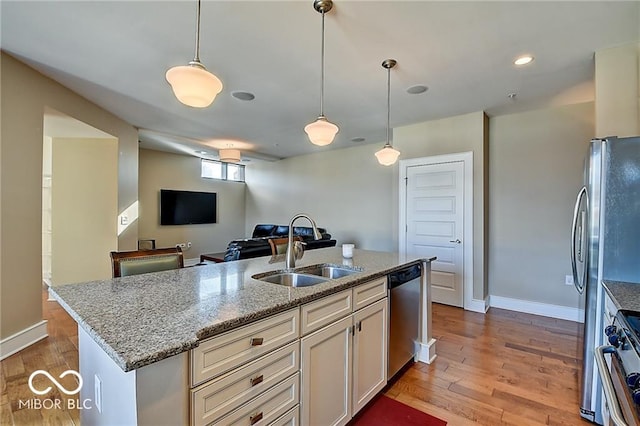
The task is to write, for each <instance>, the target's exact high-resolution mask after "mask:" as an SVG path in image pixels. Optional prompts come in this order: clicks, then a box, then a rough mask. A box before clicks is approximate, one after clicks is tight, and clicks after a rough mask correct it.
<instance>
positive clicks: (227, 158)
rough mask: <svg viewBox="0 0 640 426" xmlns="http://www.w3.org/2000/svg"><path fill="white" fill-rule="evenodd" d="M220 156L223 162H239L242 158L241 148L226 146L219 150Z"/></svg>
mask: <svg viewBox="0 0 640 426" xmlns="http://www.w3.org/2000/svg"><path fill="white" fill-rule="evenodd" d="M218 156H219V157H220V161H222V162H223V163H239V162H240V160H242V157H241V155H240V150H239V149H234V148H225V149H220V150H218Z"/></svg>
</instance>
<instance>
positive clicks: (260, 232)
mask: <svg viewBox="0 0 640 426" xmlns="http://www.w3.org/2000/svg"><path fill="white" fill-rule="evenodd" d="M275 229H276V225H264V224H260V225H256V226H255V228H253V235H252V237H253V238H264V237H270V236H272V235H274V231H275Z"/></svg>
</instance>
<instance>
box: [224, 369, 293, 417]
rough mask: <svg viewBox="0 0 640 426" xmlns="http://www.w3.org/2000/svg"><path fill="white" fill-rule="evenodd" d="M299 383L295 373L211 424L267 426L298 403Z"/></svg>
mask: <svg viewBox="0 0 640 426" xmlns="http://www.w3.org/2000/svg"><path fill="white" fill-rule="evenodd" d="M299 382H300V373H296V374H295V375H293V376H291V377H289V378H288V379H286V380H285V381H284V382H282V383H280V384H278V385H275V386H274V387H272V388H271V389H269V390H268V391H266V392H264V393H262V394H260V395H259V396H257V397H256V398H254V399H252V400H251V401H249V402H248V403H247V404H245V405H243V406H242V407H240V408H238V409H237V410H235V411H232V412H231V413H229V414H228V415H226V416H225V417H223V418H221V419H220V420H219V421H217V422H216V423H213V424H214V425H221V426H222V425H224V426H231V425H234V426H236V425H237V426H241V425H242V426H251V425H268V424H269V423H271V422H273V421H274V420H276V419H278V418H279V417H280V416H282V415H283V414H284V413H286V412H287V411H289V410H290V409H291V408H293V407H294V406H295V405H297V404H298V403H299V400H300V387H299Z"/></svg>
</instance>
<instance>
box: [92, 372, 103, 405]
mask: <svg viewBox="0 0 640 426" xmlns="http://www.w3.org/2000/svg"><path fill="white" fill-rule="evenodd" d="M93 391H94V392H93V403H94V405H95V407H96V408H97V409H98V413H102V380H101V379H100V377H98V375H97V374H95V375H94V379H93Z"/></svg>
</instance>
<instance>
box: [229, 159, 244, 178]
mask: <svg viewBox="0 0 640 426" xmlns="http://www.w3.org/2000/svg"><path fill="white" fill-rule="evenodd" d="M227 180H233V181H235V182H244V166H243V165H240V164H231V163H227Z"/></svg>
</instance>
